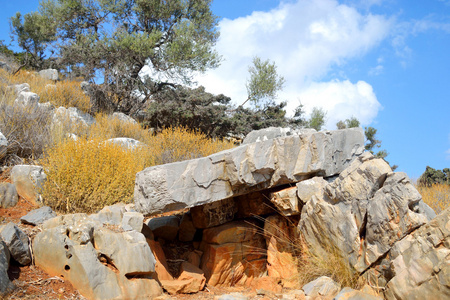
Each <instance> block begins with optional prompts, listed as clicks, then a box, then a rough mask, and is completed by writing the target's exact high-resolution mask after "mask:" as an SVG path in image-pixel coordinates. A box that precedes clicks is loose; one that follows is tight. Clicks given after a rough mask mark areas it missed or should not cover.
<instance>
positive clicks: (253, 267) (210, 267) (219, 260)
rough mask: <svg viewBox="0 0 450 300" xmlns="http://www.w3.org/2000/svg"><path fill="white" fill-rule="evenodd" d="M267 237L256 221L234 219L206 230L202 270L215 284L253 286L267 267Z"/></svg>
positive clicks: (204, 233) (208, 280)
mask: <svg viewBox="0 0 450 300" xmlns="http://www.w3.org/2000/svg"><path fill="white" fill-rule="evenodd" d="M264 249H265V243H264V238H263V237H262V235H261V234H259V233H258V229H257V227H256V226H255V225H253V224H248V223H246V222H244V221H235V222H230V223H227V224H224V225H221V226H218V227H213V228H208V229H205V230H204V232H203V241H202V245H201V246H200V250H202V251H203V256H202V262H201V269H202V270H203V271H204V272H205V277H206V281H207V283H208V284H209V285H212V286H230V285H238V286H249V285H250V284H251V282H252V280H253V279H254V278H259V277H260V276H261V275H262V274H263V273H264V272H265V270H266V259H265V254H266V253H265V250H264Z"/></svg>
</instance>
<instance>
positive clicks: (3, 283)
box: [0, 238, 15, 297]
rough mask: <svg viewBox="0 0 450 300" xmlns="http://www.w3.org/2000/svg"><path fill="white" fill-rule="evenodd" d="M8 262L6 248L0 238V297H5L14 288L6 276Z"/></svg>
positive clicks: (8, 255)
mask: <svg viewBox="0 0 450 300" xmlns="http://www.w3.org/2000/svg"><path fill="white" fill-rule="evenodd" d="M9 260H10V254H9V250H8V247H7V246H6V244H5V242H3V240H2V239H1V238H0V297H3V296H6V294H8V293H9V292H11V291H12V290H13V289H14V288H15V286H14V284H13V283H12V282H11V280H10V279H9V276H8V269H9Z"/></svg>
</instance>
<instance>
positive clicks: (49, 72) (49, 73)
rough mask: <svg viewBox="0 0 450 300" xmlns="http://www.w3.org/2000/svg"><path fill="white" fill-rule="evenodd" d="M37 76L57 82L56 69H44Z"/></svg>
mask: <svg viewBox="0 0 450 300" xmlns="http://www.w3.org/2000/svg"><path fill="white" fill-rule="evenodd" d="M38 74H39V76H41V77H42V78H44V79H47V80H53V81H57V80H59V76H58V70H56V69H45V70H41V71H39V72H38Z"/></svg>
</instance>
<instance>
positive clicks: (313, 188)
mask: <svg viewBox="0 0 450 300" xmlns="http://www.w3.org/2000/svg"><path fill="white" fill-rule="evenodd" d="M327 184H328V182H327V181H326V180H325V179H323V178H322V177H314V178H311V179H307V180H303V181H300V182H299V183H297V196H298V198H299V199H300V201H301V202H302V203H303V204H306V203H307V202H308V201H309V200H311V198H312V197H313V196H316V197H318V198H321V197H323V192H324V190H325V186H326V185H327Z"/></svg>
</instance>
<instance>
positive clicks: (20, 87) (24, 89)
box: [10, 83, 31, 95]
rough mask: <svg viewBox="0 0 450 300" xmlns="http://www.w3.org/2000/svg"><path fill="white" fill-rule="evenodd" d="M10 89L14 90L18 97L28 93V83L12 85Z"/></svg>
mask: <svg viewBox="0 0 450 300" xmlns="http://www.w3.org/2000/svg"><path fill="white" fill-rule="evenodd" d="M10 87H11V88H12V89H14V92H15V93H16V95H19V94H20V93H21V92H30V91H31V90H30V85H29V84H28V83H22V84H14V85H12V86H10Z"/></svg>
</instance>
